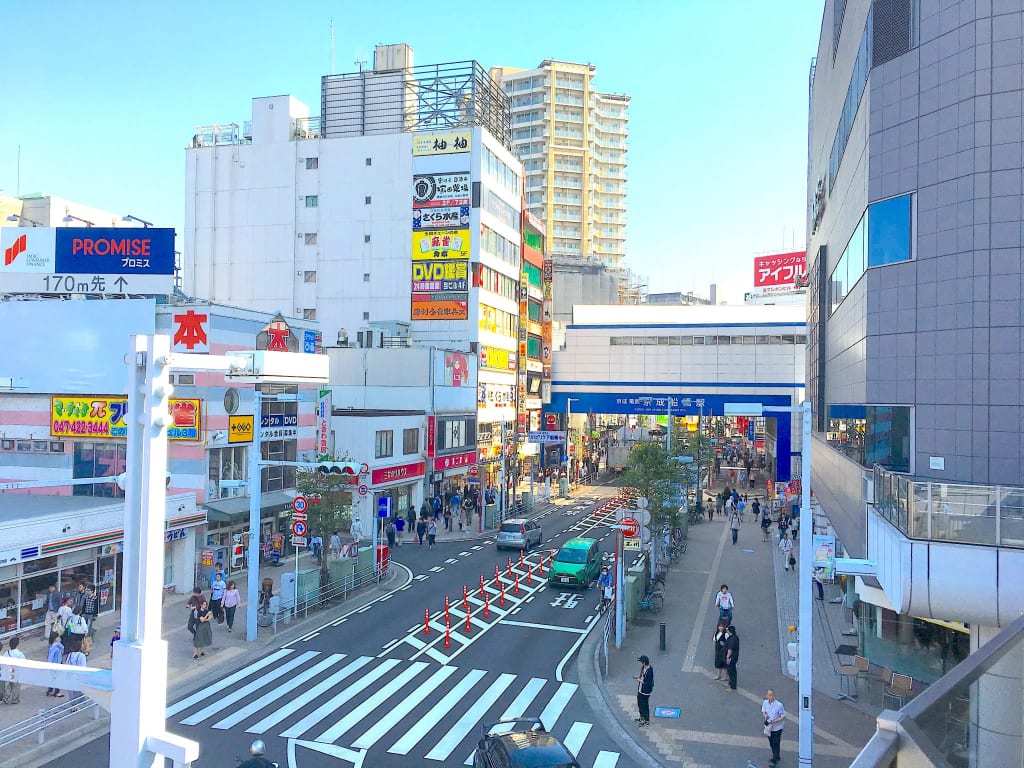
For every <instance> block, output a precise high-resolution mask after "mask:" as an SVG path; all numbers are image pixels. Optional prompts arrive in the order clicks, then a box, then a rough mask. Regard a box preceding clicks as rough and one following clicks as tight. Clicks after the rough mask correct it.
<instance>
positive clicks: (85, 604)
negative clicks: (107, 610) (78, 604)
mask: <svg viewBox="0 0 1024 768" xmlns="http://www.w3.org/2000/svg"><path fill="white" fill-rule="evenodd" d="M99 614H100V601H99V598H98V597H96V590H95V589H93V586H92V584H90V585H88V586H87V587H86V588H85V597H83V598H82V618H83V619H85V624H86V626H87V627H88V629H87V630H86V632H87V634H88V635H89V637H93V636H94V635H95V634H96V627H95V626H94V624H95V623H96V617H97V616H99Z"/></svg>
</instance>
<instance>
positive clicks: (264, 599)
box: [256, 579, 274, 627]
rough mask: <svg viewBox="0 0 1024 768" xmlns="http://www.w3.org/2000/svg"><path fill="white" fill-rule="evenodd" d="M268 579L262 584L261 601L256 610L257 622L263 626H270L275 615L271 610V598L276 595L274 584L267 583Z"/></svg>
mask: <svg viewBox="0 0 1024 768" xmlns="http://www.w3.org/2000/svg"><path fill="white" fill-rule="evenodd" d="M266 581H267V580H266V579H265V580H264V582H263V584H262V585H261V586H260V597H259V601H260V602H259V608H258V609H257V611H256V623H257V624H259V625H260V626H261V627H269V626H270V625H271V624H273V623H274V615H273V614H272V613H271V612H270V598H271V597H273V596H274V592H273V584H272V583H271V584H267V583H266Z"/></svg>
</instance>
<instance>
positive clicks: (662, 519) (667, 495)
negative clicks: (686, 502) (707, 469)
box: [622, 440, 685, 530]
mask: <svg viewBox="0 0 1024 768" xmlns="http://www.w3.org/2000/svg"><path fill="white" fill-rule="evenodd" d="M684 471H685V470H684V469H683V468H682V465H680V464H679V463H678V462H676V461H674V460H670V459H669V455H668V453H667V452H666V450H665V444H664V443H663V442H662V441H660V440H645V441H642V442H640V443H637V445H636V446H635V447H634V448H633V450H632V451H631V452H630V454H629V463H628V465H627V467H626V471H625V472H624V473H623V474H622V483H623V485H626V486H628V487H630V488H634V489H636V491H637V493H638V494H639V495H641V496H644V497H645V498H646V499H647V502H648V507H647V509H648V511H649V512H650V513H651V529H652V530H657V529H659V528H660V527H661V526H662V525H663V524H665V523H668V524H669V525H670V526H671V527H676V526H678V525H679V503H678V501H677V496H678V492H679V489H680V487H681V486H682V485H683V483H684V482H685V475H684Z"/></svg>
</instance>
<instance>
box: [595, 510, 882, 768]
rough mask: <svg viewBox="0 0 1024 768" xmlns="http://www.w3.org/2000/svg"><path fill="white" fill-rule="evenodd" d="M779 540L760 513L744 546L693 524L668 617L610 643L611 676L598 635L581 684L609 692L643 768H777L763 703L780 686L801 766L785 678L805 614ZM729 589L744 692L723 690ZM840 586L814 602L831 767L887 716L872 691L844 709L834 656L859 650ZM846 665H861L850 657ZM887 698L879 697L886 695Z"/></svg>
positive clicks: (823, 737) (787, 742)
mask: <svg viewBox="0 0 1024 768" xmlns="http://www.w3.org/2000/svg"><path fill="white" fill-rule="evenodd" d="M776 545H777V540H776V538H775V537H774V536H773V538H772V540H771V541H770V542H768V543H763V542H762V541H761V531H760V529H759V528H758V527H757V526H756V525H755V524H753V523H752V522H751V521H750V517H749V515H748V516H747V518H746V522H745V523H744V525H743V528H742V529H741V531H740V534H739V542H738V543H737V544H736V545H735V546H733V545H732V543H731V536H730V534H729V530H728V525H727V521H726V519H725V518H722V517H718V516H717V515H716V516H715V519H714V520H713V521H712V522H710V523H707V522H705V523H703V524H698V525H691V526H690V527H689V532H688V546H687V551H686V553H685V554H684V555H683V556H682V558H681V559H680V561H679V562H678V563H677V564H675V565H673V566H672V567H671V568H670V570H669V575H668V578H667V584H666V591H665V607H664V610H663V611H662V612H661V613H660V614H651V613H641V614H639V615H638V616H637V617H636V618H635V620H634V621H633V622H631V623H630V624H629V625H628V627H627V630H626V636H625V640H624V642H623V644H622V648H621V649H616V648H615V645H614V635H612V637H611V639H610V640H609V644H608V645H609V650H608V675H607V677H602V675H603V672H604V670H603V669H601V664H600V662H599V658H600V654H599V651H600V646H601V642H602V640H601V634H600V633H599V632H596V631H595V632H594V633H592V634H591V636H590V637H589V638H588V641H587V643H585V644H584V646H583V649H582V651H581V655H580V665H579V669H580V682H581V684H582V686H583V687H584V688H585V689H587V688H592V689H593V690H594V691H597V692H599V696H598V695H597V694H595V696H594V698H595V699H598V698H599V699H600V700H599V701H597V702H596V703H597V704H598V706H602V705H603V706H604V707H606V711H607V713H608V716H609V719H610V721H611V722H610V723H609V724H608V725H609V726H611V725H612V724H614V725H615V726H617V728H616V730H619V729H621V730H622V731H624V732H625V734H626V738H627V740H629V741H632V743H633V747H634V748H633V749H627V750H626V751H627V753H631V755H632V757H633V758H634V759H636V760H637V762H638V764H640V765H647V766H652V768H654V767H655V766H683V765H685V766H709V768H710V767H712V766H713V767H714V768H719V767H720V766H727V765H736V766H743V765H746V764H747V763H746V761H748V760H749V761H752V762H753V764H754V765H756V766H767V765H768V760H769V758H770V757H771V752H770V750H769V747H768V740H767V739H766V738H765V736H764V734H763V732H762V720H761V714H760V710H761V702H762V701H763V699H764V693H765V690H767V689H768V688H769V687H770V688H774V690H775V692H776V696H777V698H778V699H779V700H780V701H782V703H783V704H784V705H785V707H786V711H787V714H788V718H787V721H786V728H785V730H784V733H783V739H782V762H781V763H780V765H784V766H785V765H796V764H797V753H798V728H797V723H798V720H799V713H798V706H797V705H798V701H797V684H796V681H795V680H793V679H791V678H789V677H788V676H786V673H785V658H784V656H785V653H786V649H785V644H786V643H788V642H793V641H795V639H796V638H795V636H793V635H790V634H789V632H788V631H787V628H788V626H789V625H795V624H796V623H797V622H796V617H797V586H798V584H797V578H798V577H797V575H796V574H795V573H794V572H792V571H784V570H783V563H782V559H781V557H780V556H778V555H777V552H776V549H777V548H776ZM723 583H725V584H728V585H729V588H730V591H731V592H732V594H733V596H734V598H735V600H736V610H735V615H734V618H733V624H734V625H735V626H736V630H737V635H738V637H739V639H740V660H739V664H738V665H737V666H738V682H739V686H738V691H737V692H735V693H733V692H730V691H729V690H728V689H727V688H726V687H725V686H723V685H722V684H720V683H717V682H715V679H714V678H715V669H714V663H713V662H714V652H713V646H712V640H711V638H712V635H713V633H714V629H715V624H716V622H717V618H718V614H717V610H716V609H715V608H714V597H715V593H716V592H717V591H718V588H719V587H720V586H721V584H723ZM839 595H840V591H839V587H837V586H826V589H825V600H824V601H817V600H815V601H814V632H815V636H814V649H815V650H814V660H813V673H814V680H813V688H814V701H813V707H814V710H813V711H814V717H815V721H814V728H815V740H814V764H815V766H816V767H818V766H820V767H821V768H840V766H847V765H849V764H850V762H851V761H852V759H853V758H854V757H855V756H856V755H857V754H858V753H859V751H860V748H861V746H862V745H863V744H864V743H866V742H867V740H868V739H869V738H870V736H871V735H872V734H873V733H874V730H875V716H876V715H877V714H878V713H879V712H881V710H882V706H881V701H880V698H881V697H880V696H875V695H869V694H868V691H867V690H866V689H862V690H861V694H862V695H861V697H860V701H859V702H856V703H852V702H846V701H837V700H836V699H835V696H836V694H838V693H839V682H840V678H839V677H838V676H837V675H836V674H835V669H836V667H837V666H838V664H839V659H838V658H837V657H836V656H835V654H834V649H835V648H836V647H837V646H838V645H840V644H843V643H849V644H852V645H856V644H857V639H856V638H855V637H848V636H844V635H842V631H843V630H848V629H849V626H848V622H847V620H846V619H845V618H844V616H843V607H842V605H840V604H836V603H831V602H830V600H831V599H834V598H836V597H838V596H839ZM662 622H664V623H665V625H666V638H667V642H666V650H664V651H661V650H659V624H660V623H662ZM640 654H647V655H648V656H649V657H650V658H651V663H652V665H653V666H654V668H655V675H654V677H655V689H654V695H653V696H652V697H651V712H652V718H651V725H650V727H649V728H645V729H640V728H637V727H636V724H635V723H634V718H635V717H636V715H637V706H636V682H635V681H634V680H633V676H634V675H636V674H637V673H638V671H639V668H640V665H639V664H638V663H637V657H638V656H639V655H640ZM843 661H844V662H845V663H852V659H850V658H846V657H844V659H843ZM876 693H877V692H876ZM657 707H672V708H680V710H681V713H680V716H679V718H678V719H670V718H660V717H656V716H654V714H655V709H656V708H657Z"/></svg>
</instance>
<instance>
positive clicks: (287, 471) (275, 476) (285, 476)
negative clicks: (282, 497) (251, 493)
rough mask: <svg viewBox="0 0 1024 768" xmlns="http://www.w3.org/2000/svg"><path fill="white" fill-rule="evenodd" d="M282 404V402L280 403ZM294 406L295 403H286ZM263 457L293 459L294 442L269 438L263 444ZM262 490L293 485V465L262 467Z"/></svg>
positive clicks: (276, 489) (294, 457) (283, 459)
mask: <svg viewBox="0 0 1024 768" xmlns="http://www.w3.org/2000/svg"><path fill="white" fill-rule="evenodd" d="M280 405H284V403H280ZM287 405H292V406H294V405H295V403H287ZM263 458H265V459H266V460H267V461H295V460H296V443H295V440H294V439H291V440H270V441H268V442H266V443H264V444H263ZM261 479H262V483H263V490H264V491H283V490H284V489H285V488H294V487H295V467H281V466H270V467H263V471H262V473H261Z"/></svg>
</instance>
